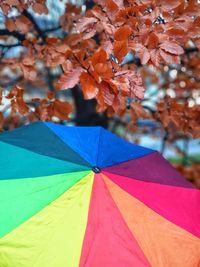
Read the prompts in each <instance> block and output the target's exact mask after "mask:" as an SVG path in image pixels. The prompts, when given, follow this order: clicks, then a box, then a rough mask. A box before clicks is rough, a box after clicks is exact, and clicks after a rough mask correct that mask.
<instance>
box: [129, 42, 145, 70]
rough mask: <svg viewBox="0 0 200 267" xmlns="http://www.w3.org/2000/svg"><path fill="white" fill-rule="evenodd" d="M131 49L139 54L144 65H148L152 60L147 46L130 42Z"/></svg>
mask: <svg viewBox="0 0 200 267" xmlns="http://www.w3.org/2000/svg"><path fill="white" fill-rule="evenodd" d="M129 48H130V49H131V50H133V51H134V52H136V53H137V54H138V56H139V58H140V61H141V64H142V65H145V64H147V62H148V61H149V59H150V53H149V51H148V49H147V48H146V47H145V46H143V45H142V44H139V43H134V42H130V43H129Z"/></svg>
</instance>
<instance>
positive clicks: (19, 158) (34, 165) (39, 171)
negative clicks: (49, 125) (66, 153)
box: [0, 142, 89, 180]
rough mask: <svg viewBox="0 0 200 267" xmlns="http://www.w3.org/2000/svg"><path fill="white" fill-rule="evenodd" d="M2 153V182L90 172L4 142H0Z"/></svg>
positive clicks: (0, 174)
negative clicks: (4, 180)
mask: <svg viewBox="0 0 200 267" xmlns="http://www.w3.org/2000/svg"><path fill="white" fill-rule="evenodd" d="M0 151H1V157H0V166H1V168H0V180H3V179H18V178H26V177H28V178H31V177H40V176H46V175H53V174H59V173H66V172H77V171H84V170H89V168H88V167H86V166H81V165H78V164H74V163H71V162H67V161H63V160H59V159H55V158H51V157H48V156H43V155H40V154H37V153H34V152H32V151H29V150H26V149H23V148H20V147H16V146H14V145H10V144H6V143H3V142H0Z"/></svg>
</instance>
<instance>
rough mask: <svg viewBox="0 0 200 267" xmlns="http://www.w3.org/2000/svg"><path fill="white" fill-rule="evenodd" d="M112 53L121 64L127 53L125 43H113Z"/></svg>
mask: <svg viewBox="0 0 200 267" xmlns="http://www.w3.org/2000/svg"><path fill="white" fill-rule="evenodd" d="M113 51H114V54H115V56H116V58H117V59H118V60H119V61H120V62H121V61H122V60H123V58H124V57H125V56H126V55H127V53H128V44H127V41H115V42H114V45H113Z"/></svg>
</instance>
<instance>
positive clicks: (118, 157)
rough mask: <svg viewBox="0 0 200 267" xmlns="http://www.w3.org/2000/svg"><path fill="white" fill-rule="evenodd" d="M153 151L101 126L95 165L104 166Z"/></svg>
mask: <svg viewBox="0 0 200 267" xmlns="http://www.w3.org/2000/svg"><path fill="white" fill-rule="evenodd" d="M154 152H155V151H154V150H151V149H148V148H145V147H142V146H138V145H135V144H131V143H129V142H127V141H125V140H123V139H122V138H120V137H118V136H116V135H114V134H112V133H110V132H109V131H106V130H104V129H103V128H101V134H100V139H99V151H98V159H97V166H99V167H101V168H105V167H108V166H112V165H114V164H118V163H121V162H124V161H127V160H131V159H136V158H140V157H143V156H145V155H148V154H151V153H154Z"/></svg>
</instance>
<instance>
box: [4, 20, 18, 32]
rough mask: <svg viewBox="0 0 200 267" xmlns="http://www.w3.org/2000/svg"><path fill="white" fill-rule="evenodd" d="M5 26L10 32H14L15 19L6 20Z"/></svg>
mask: <svg viewBox="0 0 200 267" xmlns="http://www.w3.org/2000/svg"><path fill="white" fill-rule="evenodd" d="M5 26H6V28H7V29H8V30H9V32H13V31H14V30H15V28H16V26H15V23H14V21H13V20H12V19H9V18H8V19H7V20H6V22H5Z"/></svg>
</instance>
